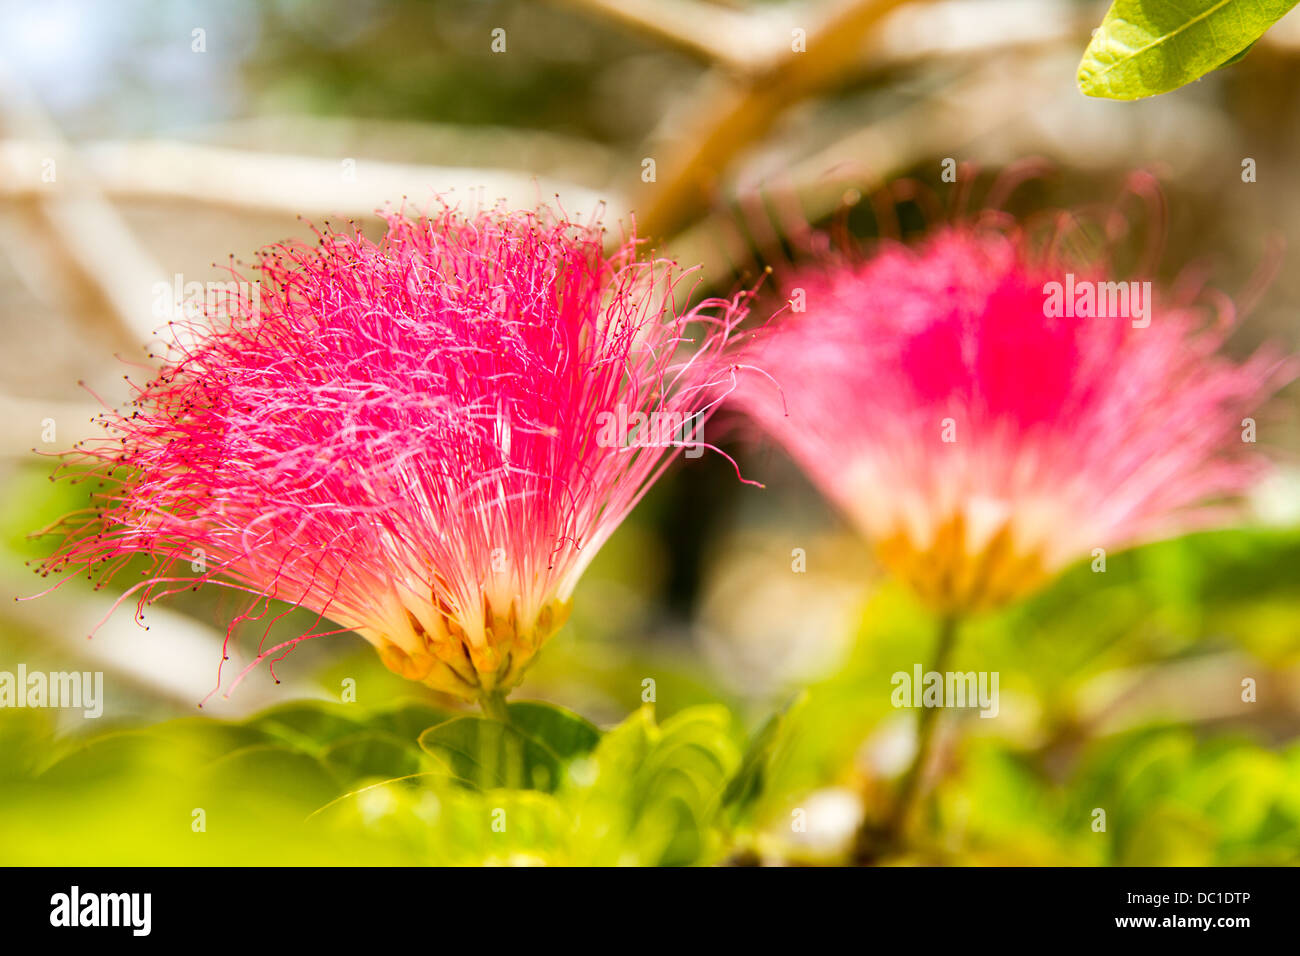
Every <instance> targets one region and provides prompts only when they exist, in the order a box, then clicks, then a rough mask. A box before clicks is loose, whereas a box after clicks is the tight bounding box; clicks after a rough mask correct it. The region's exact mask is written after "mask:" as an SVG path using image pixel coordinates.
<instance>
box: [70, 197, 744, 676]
mask: <svg viewBox="0 0 1300 956" xmlns="http://www.w3.org/2000/svg"><path fill="white" fill-rule="evenodd" d="M387 221H388V230H387V235H386V236H385V237H384V238H383V240H382V241H381V242H379V243H378V244H376V243H373V242H370V241H368V240H366V239H365V238H363V237H361V236H360V235H357V236H344V235H336V234H332V233H330V234H325V235H322V236H321V242H320V245H319V247H318V248H309V247H305V246H280V247H273V248H271V249H269V250H266V251H264V252H263V253H262V255H261V257H260V271H261V276H262V277H261V288H260V305H259V306H258V307H257V308H250V307H248V304H247V303H244V304H243V305H242V306H241V307H237V308H235V309H233V310H232V312H233V314H232V315H231V316H229V317H227V318H226V319H225V320H222V321H216V322H214V323H212V324H203V325H199V324H192V325H191V327H190V328H188V329H187V330H184V331H187V332H188V334H189V336H190V339H189V344H186V345H178V346H176V349H175V356H174V358H173V359H172V360H171V361H170V362H169V364H168V365H167V366H166V367H165V368H164V369H163V371H162V373H161V374H160V375H159V376H158V377H157V378H155V379H154V380H153V381H152V382H150V383H149V384H148V385H147V386H145V387H144V388H143V389H141V390H140V391H139V394H138V396H137V397H136V399H135V401H134V402H133V403H132V404H133V405H134V410H132V411H130V412H129V413H128V414H126V415H117V414H113V415H111V416H108V418H107V427H108V430H109V437H108V438H106V439H102V440H100V442H98V443H91V444H90V445H88V446H87V447H85V448H84V449H83V450H82V451H80V452H79V453H78V455H76V456H74V462H76V461H79V462H81V463H89V464H90V465H91V466H92V467H93V469H94V470H95V472H97V474H98V477H100V478H101V479H104V480H107V481H108V482H109V483H110V490H109V491H108V492H107V493H106V494H104V495H103V496H102V498H101V499H100V501H99V503H98V504H97V507H96V509H95V511H94V512H93V513H91V514H89V515H82V516H80V518H79V519H77V518H74V519H72V522H73V528H72V529H71V531H70V533H69V535H68V537H67V538H66V539H65V540H64V542H63V543H62V545H61V548H60V550H59V552H58V554H57V555H56V556H55V558H54V559H53V560H52V561H51V562H49V563H48V565H47V566H46V569H45V570H46V571H47V572H48V571H51V570H53V571H62V570H65V569H67V568H69V567H77V566H79V567H81V568H82V569H83V570H85V569H90V570H91V571H92V572H93V573H94V574H97V575H99V576H100V577H101V579H106V578H107V577H108V576H109V575H111V574H112V573H113V572H114V571H115V570H117V569H118V568H120V567H121V566H122V565H123V564H124V563H125V561H126V560H127V559H129V558H132V557H135V556H137V555H143V556H147V557H149V558H151V559H152V562H153V563H152V569H151V570H150V571H148V572H146V575H145V579H144V580H143V581H142V582H140V583H139V584H137V585H136V586H135V587H133V588H132V589H131V591H128V592H127V593H128V594H130V593H132V592H139V608H140V610H141V611H142V610H143V608H144V607H145V605H146V604H148V603H151V602H153V601H155V600H157V599H159V598H161V597H164V596H165V595H167V594H169V593H174V592H176V591H180V590H183V589H185V588H190V587H194V586H195V585H196V584H197V583H199V582H213V583H219V584H222V585H223V586H227V587H231V588H235V589H238V590H241V591H244V592H247V593H248V594H250V595H253V596H254V603H253V606H252V608H250V609H249V610H248V611H246V612H245V613H244V614H242V615H240V616H239V617H238V618H237V619H236V620H235V621H234V622H232V623H231V626H230V632H229V633H228V636H227V642H229V640H230V639H231V638H230V635H231V634H233V632H234V628H235V627H236V625H237V624H238V623H239V622H240V621H243V620H250V619H253V618H260V617H264V616H266V615H267V614H268V613H269V611H270V608H271V602H272V601H280V602H285V603H286V604H287V605H289V606H290V608H292V607H303V608H306V609H309V610H310V611H312V612H314V613H315V614H317V615H318V620H317V624H316V625H315V626H313V628H312V629H311V630H310V631H308V633H306V634H303V635H300V636H299V637H296V638H294V639H293V640H291V641H288V642H285V643H283V644H279V645H277V646H275V647H271V648H269V649H263V650H261V652H260V653H259V655H258V657H257V660H255V661H254V664H255V663H257V661H260V660H262V659H265V658H266V657H268V656H270V655H273V654H279V655H280V657H283V654H284V653H287V652H288V650H290V649H291V648H292V647H293V645H295V644H296V643H297V642H298V641H301V640H304V639H306V638H307V637H315V636H321V633H337V632H338V631H344V630H354V631H356V632H357V633H358V634H360V635H361V636H363V637H364V638H365V639H366V640H368V641H369V642H371V643H372V644H374V645H375V646H376V648H378V650H379V653H380V655H381V656H382V658H383V660H384V662H385V664H387V665H388V667H390V668H391V669H392V670H394V671H396V672H397V673H399V674H401V675H403V676H405V677H408V678H410V679H412V680H417V681H423V682H424V683H425V684H427V685H429V686H431V687H434V688H437V689H439V690H442V691H447V692H451V693H454V694H457V695H460V696H462V697H465V698H469V699H472V698H474V697H477V696H481V695H483V694H485V693H489V692H494V691H498V690H505V689H508V688H510V687H512V686H514V685H516V684H517V683H518V682H519V681H520V679H521V677H522V674H523V671H524V668H525V667H526V666H527V665H528V663H529V662H530V661H531V660H532V658H533V655H534V654H535V653H536V652H537V650H538V648H540V647H541V645H542V644H543V643H544V642H545V641H546V640H547V638H549V637H550V636H551V635H552V634H553V633H554V632H555V631H556V630H557V629H558V628H559V627H560V626H561V625H562V624H563V623H564V621H565V619H566V617H567V616H568V613H569V608H570V597H571V595H572V593H573V589H574V586H575V585H576V584H577V582H578V578H579V576H580V575H581V574H582V572H583V570H584V569H585V568H586V567H587V565H588V564H589V563H590V562H591V560H592V558H593V557H595V555H596V552H597V551H598V550H599V549H600V547H601V545H602V544H604V543H605V541H606V539H607V538H609V536H610V535H611V534H612V533H613V532H614V529H615V528H617V527H618V525H619V524H620V522H622V520H623V519H624V518H625V517H626V516H627V514H628V513H629V512H630V511H631V509H632V508H633V506H634V505H635V504H636V503H637V502H638V501H639V500H640V498H641V496H642V495H643V494H645V492H646V491H647V489H648V488H649V486H650V485H651V484H652V483H653V482H654V481H655V479H656V478H657V477H658V476H659V474H660V473H661V472H662V471H663V469H664V468H665V467H666V466H667V464H668V463H669V456H670V453H671V450H672V449H673V448H675V447H682V446H683V445H690V446H692V447H694V446H697V445H698V444H699V439H698V436H696V435H695V434H694V432H693V431H692V426H693V425H694V426H698V424H699V423H700V422H702V421H703V420H704V419H705V418H707V417H708V415H709V414H710V413H711V411H712V409H713V408H714V407H715V405H716V404H717V402H718V401H719V400H720V399H721V398H722V396H723V395H724V394H725V392H726V391H728V390H729V389H730V387H732V386H733V385H734V366H733V365H732V360H731V358H730V356H729V351H730V349H731V347H732V345H733V342H734V339H733V337H732V332H733V330H734V328H735V326H736V324H737V323H738V322H739V321H740V320H741V319H742V318H743V317H744V308H743V304H742V300H740V299H737V300H734V301H730V302H722V301H718V300H712V301H710V302H706V303H704V304H703V305H701V306H699V307H696V308H695V309H693V310H690V311H687V310H685V309H683V308H681V307H679V306H678V305H677V304H676V302H675V298H676V297H678V296H680V294H681V290H680V289H678V288H677V285H678V280H679V279H680V275H677V274H675V273H673V272H672V271H671V269H670V264H669V263H666V262H664V261H656V262H636V261H634V256H635V242H634V241H631V240H629V241H627V242H626V243H624V244H623V245H622V246H621V247H620V248H618V249H617V251H615V252H614V253H613V254H612V255H608V256H607V255H606V254H604V253H603V252H602V240H603V238H604V237H603V230H601V229H599V228H598V227H597V226H594V225H577V224H575V223H572V222H568V221H565V220H562V219H556V218H553V217H551V216H549V215H545V214H531V213H505V212H502V211H500V210H496V211H492V212H486V213H481V214H478V215H474V216H462V215H460V214H458V213H456V212H454V211H446V210H444V211H442V212H441V213H439V214H437V215H434V216H432V217H431V218H419V219H416V220H412V219H408V218H405V217H403V216H401V215H397V214H394V215H390V216H389V217H388V220H387ZM688 323H698V327H697V328H692V329H690V330H689V331H688V327H687V326H688ZM692 335H693V336H694V337H695V345H694V347H693V348H684V347H683V343H689V342H691V336H692ZM652 419H653V420H654V421H656V422H663V421H670V422H673V423H675V424H677V425H680V426H682V427H680V428H677V429H675V430H674V429H660V430H657V431H656V432H655V433H654V434H653V435H652V436H651V437H646V431H645V430H644V429H643V430H641V431H640V432H639V433H638V434H633V435H627V434H623V433H619V432H617V431H616V430H611V425H610V422H611V421H614V422H631V423H632V425H630V426H629V427H635V426H637V425H640V424H641V423H642V422H643V421H649V420H652ZM611 436H613V437H612V438H611ZM692 438H694V440H693V441H692V440H691V439H692ZM102 583H103V580H101V584H102ZM124 597H125V595H124ZM284 613H287V610H285V612H284ZM274 616H275V618H276V619H278V618H279V617H281V616H283V614H276V615H274ZM322 621H331V622H333V623H334V624H335V625H337V628H336V629H334V630H329V631H325V632H321V631H319V630H318V628H319V627H320V624H321V622H322ZM268 630H269V625H268ZM263 640H264V642H265V635H264V636H263ZM277 659H279V658H277ZM251 666H252V665H250V667H251ZM244 673H247V670H245V672H244ZM240 676H241V678H242V676H243V675H242V674H241V675H240Z"/></svg>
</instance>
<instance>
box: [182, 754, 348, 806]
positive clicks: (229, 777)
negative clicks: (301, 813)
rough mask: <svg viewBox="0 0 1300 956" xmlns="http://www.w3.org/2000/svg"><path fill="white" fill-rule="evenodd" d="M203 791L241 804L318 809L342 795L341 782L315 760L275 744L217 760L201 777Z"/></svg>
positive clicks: (228, 755)
mask: <svg viewBox="0 0 1300 956" xmlns="http://www.w3.org/2000/svg"><path fill="white" fill-rule="evenodd" d="M199 783H200V789H201V791H205V792H211V793H213V794H214V795H215V794H217V793H219V794H221V795H223V796H225V797H234V798H237V799H238V800H239V801H240V802H241V803H244V804H248V805H258V804H262V803H264V802H270V803H273V804H274V805H276V806H284V805H290V806H297V807H302V808H305V809H310V810H314V809H315V808H316V807H319V806H322V805H323V804H325V803H327V802H328V801H330V800H332V799H333V798H334V797H336V796H338V794H339V790H340V788H339V786H338V783H337V781H336V780H335V779H334V778H333V776H331V775H330V773H329V771H327V770H326V769H325V767H324V766H323V765H322V764H321V762H320V761H319V760H317V759H316V758H315V757H313V756H311V755H309V754H305V753H302V752H301V751H299V750H296V749H293V748H290V747H283V746H277V745H274V744H257V745H254V746H252V747H244V748H242V749H240V750H236V751H233V752H231V753H229V754H226V755H225V756H224V757H222V758H220V759H219V760H214V761H213V762H212V763H211V764H209V765H208V766H207V768H206V769H205V771H204V773H203V774H202V776H201V777H200V781H199Z"/></svg>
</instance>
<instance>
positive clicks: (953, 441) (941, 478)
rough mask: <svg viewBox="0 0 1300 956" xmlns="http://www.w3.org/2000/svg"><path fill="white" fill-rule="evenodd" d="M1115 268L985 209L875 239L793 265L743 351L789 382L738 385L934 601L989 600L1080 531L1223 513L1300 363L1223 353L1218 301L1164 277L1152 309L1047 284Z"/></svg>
mask: <svg viewBox="0 0 1300 956" xmlns="http://www.w3.org/2000/svg"><path fill="white" fill-rule="evenodd" d="M1070 276H1072V278H1068V277H1070ZM1108 278H1112V277H1107V276H1106V275H1105V274H1104V271H1103V270H1102V269H1101V268H1100V267H1098V266H1092V267H1084V268H1080V267H1078V266H1074V267H1071V266H1068V265H1066V264H1065V263H1063V262H1060V261H1057V259H1056V257H1055V256H1054V255H1053V254H1051V253H1050V252H1035V251H1034V248H1033V244H1032V243H1031V242H1030V241H1029V240H1028V239H1027V238H1026V236H1025V235H1024V234H1023V233H1022V232H1020V231H1018V230H1012V229H998V228H992V227H989V226H987V224H986V225H984V226H981V225H979V224H972V223H966V224H961V225H956V226H949V227H944V228H942V229H940V230H938V231H937V232H935V233H933V234H932V235H931V236H930V238H928V239H927V240H926V241H924V242H923V243H922V244H920V245H919V247H917V248H908V247H905V246H903V245H900V244H898V243H887V244H885V245H883V246H882V247H881V249H880V251H879V252H877V253H876V254H875V255H874V256H872V257H871V258H870V259H869V260H867V261H866V262H863V263H861V264H859V265H854V264H849V263H841V264H835V265H829V266H823V267H820V268H814V269H809V270H805V271H803V272H802V273H801V274H796V275H795V276H793V277H791V278H790V279H789V280H788V281H787V282H786V283H785V289H786V291H787V292H788V293H790V294H791V295H795V296H797V295H800V293H796V292H795V291H794V290H797V289H798V290H802V293H801V295H802V296H804V297H806V311H804V312H801V313H799V312H791V313H789V314H787V315H786V316H785V317H784V319H783V320H782V321H781V322H779V323H776V324H775V325H776V327H774V328H772V329H770V330H769V334H768V336H767V337H766V338H765V340H764V341H762V342H761V343H756V344H755V346H754V353H753V355H754V357H753V359H752V361H754V362H756V363H758V364H761V366H762V367H765V368H767V369H768V370H770V371H771V372H772V374H773V375H774V376H775V377H776V378H777V380H778V381H779V382H780V384H781V391H780V392H778V391H777V390H775V389H772V388H770V387H766V386H763V385H762V384H761V383H757V382H750V383H748V384H746V385H745V386H744V387H743V388H742V389H741V391H740V393H738V395H737V397H736V400H737V401H739V403H740V404H741V406H742V407H744V408H745V409H746V410H747V411H748V413H749V414H750V415H751V416H752V417H753V418H754V419H755V420H756V421H757V422H758V423H759V424H760V425H761V426H762V428H763V429H765V430H766V431H767V432H768V433H769V434H770V435H771V436H772V437H774V438H775V439H776V441H777V442H778V443H779V444H780V445H782V446H783V447H784V448H785V449H786V451H787V452H788V453H789V454H790V455H791V456H792V457H793V458H794V460H795V461H796V462H797V463H798V464H799V465H800V467H801V468H802V469H803V470H804V471H805V472H806V473H807V474H808V475H809V477H810V478H811V479H812V481H813V482H814V484H816V485H817V486H818V487H819V488H820V489H821V491H822V492H823V493H824V494H825V495H826V496H827V497H828V498H829V499H830V500H831V501H832V502H834V503H835V504H836V505H837V506H838V507H839V508H841V509H842V510H843V512H844V514H845V515H847V516H848V518H849V519H850V520H851V521H852V523H853V524H854V525H855V526H856V527H857V529H858V530H859V531H860V532H861V533H863V534H864V535H865V536H866V537H867V538H868V539H869V540H870V541H872V542H873V543H874V545H875V547H876V549H877V551H878V554H879V556H880V559H881V561H882V564H883V565H884V566H885V567H886V568H887V569H888V570H890V571H892V572H893V573H895V574H896V575H897V576H898V577H900V578H901V579H902V580H904V581H906V582H907V583H908V584H909V585H910V586H911V587H912V588H913V589H914V591H915V592H916V593H917V594H919V595H920V596H921V597H922V599H923V600H924V601H925V602H926V603H927V604H928V605H929V606H931V607H932V608H934V609H936V610H937V611H939V612H940V613H942V614H944V615H947V616H950V617H952V616H960V615H961V614H963V613H965V612H969V611H974V610H978V609H982V608H989V607H996V606H998V605H1000V604H1003V603H1005V602H1007V601H1010V600H1012V599H1015V598H1017V597H1020V596H1022V595H1024V594H1026V593H1027V592H1029V591H1030V590H1032V589H1034V588H1035V587H1036V586H1037V585H1038V584H1040V583H1041V582H1042V581H1043V580H1044V579H1045V578H1046V577H1047V576H1048V575H1050V574H1051V573H1052V572H1053V571H1055V570H1057V569H1059V568H1061V567H1062V566H1063V565H1065V564H1067V563H1069V562H1071V561H1072V560H1075V559H1077V558H1079V557H1081V556H1084V555H1088V554H1090V553H1093V551H1094V549H1097V548H1102V549H1112V548H1118V547H1121V546H1124V545H1128V544H1133V543H1137V542H1140V541H1143V540H1149V539H1154V538H1158V537H1162V536H1167V535H1173V534H1177V533H1179V532H1180V531H1184V530H1188V529H1191V528H1193V527H1197V526H1200V525H1203V524H1205V523H1207V522H1209V521H1213V520H1216V518H1217V517H1218V516H1219V511H1218V510H1217V509H1215V508H1214V505H1215V504H1216V503H1222V502H1223V501H1224V499H1227V498H1230V497H1232V496H1234V495H1236V494H1237V493H1239V492H1241V491H1243V490H1244V489H1246V488H1247V486H1248V485H1249V484H1250V483H1251V482H1252V480H1253V479H1254V478H1255V476H1256V475H1257V473H1258V471H1259V468H1260V466H1261V462H1260V460H1259V457H1258V456H1255V455H1252V454H1250V453H1249V451H1248V449H1250V448H1252V447H1253V446H1251V445H1248V444H1244V443H1243V425H1245V424H1246V423H1245V422H1243V417H1244V416H1246V415H1247V414H1248V413H1249V412H1250V411H1251V409H1252V408H1254V407H1255V406H1256V405H1257V404H1258V403H1259V402H1260V401H1261V400H1262V399H1263V398H1265V397H1266V396H1267V395H1268V394H1270V393H1271V392H1272V391H1273V390H1275V389H1276V388H1278V387H1280V385H1281V384H1283V383H1284V382H1285V381H1286V380H1287V378H1288V377H1289V376H1291V375H1293V374H1294V373H1295V370H1296V365H1295V363H1294V362H1293V361H1291V360H1284V359H1281V358H1279V356H1278V355H1277V354H1276V353H1275V352H1274V351H1272V350H1270V349H1262V350H1260V351H1259V352H1257V353H1256V354H1255V355H1254V356H1253V357H1251V358H1250V359H1248V360H1247V361H1245V362H1244V363H1242V364H1235V363H1234V362H1232V361H1231V360H1229V359H1228V358H1226V357H1223V356H1220V355H1217V354H1216V350H1217V348H1218V346H1219V345H1220V344H1221V342H1222V341H1223V339H1224V338H1225V337H1226V335H1227V334H1228V332H1229V331H1230V330H1231V328H1232V325H1233V309H1232V306H1231V304H1230V303H1228V302H1227V301H1226V300H1224V301H1217V304H1216V309H1215V310H1211V311H1217V312H1218V315H1217V321H1213V322H1209V321H1206V320H1207V315H1206V312H1207V310H1206V309H1205V308H1204V307H1202V306H1197V305H1196V304H1194V302H1192V301H1186V297H1183V298H1180V299H1179V300H1177V301H1175V300H1173V299H1171V298H1170V297H1168V296H1166V295H1165V294H1164V293H1163V291H1162V290H1159V289H1156V290H1155V292H1154V299H1155V301H1154V305H1153V306H1152V305H1151V304H1150V303H1148V304H1147V305H1146V306H1145V307H1146V308H1150V309H1151V310H1152V311H1151V312H1150V313H1148V316H1147V318H1148V319H1149V324H1147V325H1146V327H1141V326H1142V325H1143V322H1144V321H1145V320H1141V321H1139V320H1135V319H1134V318H1133V317H1132V316H1130V317H1124V316H1112V317H1100V316H1099V315H1097V314H1096V311H1097V310H1096V309H1095V306H1096V304H1097V303H1096V302H1095V301H1094V316H1093V317H1078V316H1077V313H1076V317H1067V316H1066V315H1063V314H1061V313H1062V312H1063V311H1065V310H1064V309H1062V308H1061V306H1062V305H1063V303H1062V302H1061V300H1060V297H1058V298H1057V300H1056V301H1055V302H1051V301H1050V300H1051V299H1052V296H1053V293H1055V292H1056V291H1058V290H1057V289H1056V287H1054V286H1050V285H1049V283H1059V284H1061V286H1062V287H1064V286H1065V285H1066V284H1067V283H1069V282H1072V283H1073V284H1074V288H1075V289H1076V290H1082V289H1083V288H1084V287H1086V286H1087V284H1088V283H1104V282H1105V281H1106V280H1107V279H1108ZM1125 286H1126V284H1121V286H1120V287H1118V288H1125ZM1134 286H1136V288H1134ZM1093 288H1094V291H1097V290H1098V289H1100V291H1101V292H1102V294H1103V295H1104V296H1105V297H1106V298H1107V300H1108V303H1109V287H1106V286H1104V285H1101V286H1094V287H1093ZM1146 288H1147V289H1148V290H1149V289H1151V285H1147V286H1146ZM1129 289H1132V290H1133V291H1135V292H1136V293H1137V294H1141V292H1142V291H1143V290H1142V287H1141V285H1140V284H1138V283H1134V284H1133V286H1127V288H1125V292H1126V293H1127V291H1128V290H1129ZM1061 291H1064V289H1062V290H1061ZM1076 295H1082V292H1081V291H1078V292H1076ZM1079 301H1080V302H1082V301H1083V300H1082V298H1080V300H1079ZM1106 308H1107V309H1109V304H1108V305H1107V306H1106ZM1084 311H1086V310H1084Z"/></svg>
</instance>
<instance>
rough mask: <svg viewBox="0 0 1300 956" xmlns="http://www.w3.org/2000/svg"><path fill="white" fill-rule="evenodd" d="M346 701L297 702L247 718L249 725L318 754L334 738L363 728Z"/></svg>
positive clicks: (293, 745) (348, 734) (292, 745)
mask: <svg viewBox="0 0 1300 956" xmlns="http://www.w3.org/2000/svg"><path fill="white" fill-rule="evenodd" d="M350 706H354V705H348V704H331V703H326V702H323V701H298V702H294V703H291V704H284V705H282V706H279V707H273V708H271V709H270V710H267V711H263V712H262V713H260V714H258V715H257V716H255V717H253V718H251V719H250V720H249V721H247V725H248V726H249V727H254V728H256V729H257V730H260V731H261V732H263V733H265V734H267V735H268V736H271V737H274V738H276V739H277V740H279V741H281V742H282V743H285V744H288V745H289V746H291V747H296V748H297V749H299V750H305V751H307V752H309V753H319V752H320V751H321V750H323V749H324V748H325V747H327V746H329V745H330V744H331V743H333V742H334V741H336V740H339V739H341V738H343V737H347V736H350V735H351V734H355V733H357V732H359V731H362V730H364V729H365V727H364V725H363V724H362V723H361V722H360V718H359V717H354V716H353V715H352V713H351V712H349V713H345V711H348V710H349V707H350Z"/></svg>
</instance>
